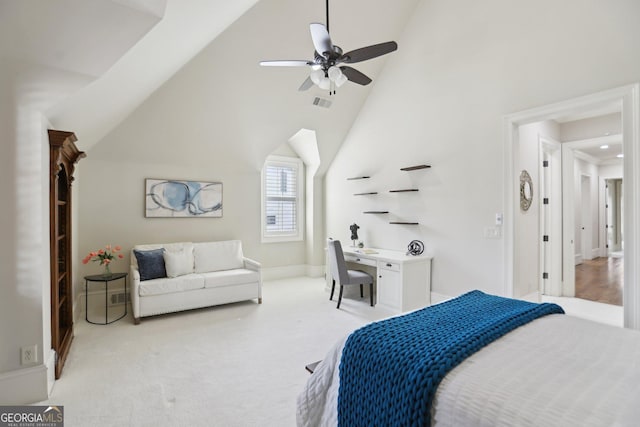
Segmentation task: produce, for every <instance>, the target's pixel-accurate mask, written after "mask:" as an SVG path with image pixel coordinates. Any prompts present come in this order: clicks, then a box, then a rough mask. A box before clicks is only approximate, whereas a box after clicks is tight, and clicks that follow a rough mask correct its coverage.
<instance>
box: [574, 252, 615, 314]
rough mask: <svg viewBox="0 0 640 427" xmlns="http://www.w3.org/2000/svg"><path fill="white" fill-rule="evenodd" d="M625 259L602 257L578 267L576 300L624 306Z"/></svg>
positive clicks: (584, 262)
mask: <svg viewBox="0 0 640 427" xmlns="http://www.w3.org/2000/svg"><path fill="white" fill-rule="evenodd" d="M623 265H624V258H612V257H609V258H607V257H600V258H595V259H592V260H588V261H583V262H582V264H578V265H576V298H582V299H586V300H589V301H596V302H602V303H605V304H613V305H620V306H621V305H622V289H623V270H624V269H623Z"/></svg>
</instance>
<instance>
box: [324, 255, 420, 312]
mask: <svg viewBox="0 0 640 427" xmlns="http://www.w3.org/2000/svg"><path fill="white" fill-rule="evenodd" d="M342 251H343V252H344V259H345V261H347V262H348V263H354V264H358V265H357V266H351V267H350V268H360V266H369V267H373V268H374V269H375V276H374V277H375V281H376V290H377V304H380V305H381V306H383V307H384V308H387V309H390V310H392V311H395V312H405V311H410V310H415V309H418V308H422V307H425V306H427V305H430V304H431V257H428V256H423V255H418V256H413V255H406V254H405V253H404V252H400V251H391V250H387V249H377V248H364V249H359V248H354V247H350V246H346V247H343V248H342ZM367 252H375V253H367ZM364 269H365V270H366V268H364ZM330 276H331V275H330V274H329V275H328V280H329V282H331V277H330Z"/></svg>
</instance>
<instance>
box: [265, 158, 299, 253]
mask: <svg viewBox="0 0 640 427" xmlns="http://www.w3.org/2000/svg"><path fill="white" fill-rule="evenodd" d="M278 166H280V167H282V166H285V167H292V168H294V169H295V170H296V230H295V231H291V232H269V231H267V227H266V226H267V215H266V213H267V206H266V203H267V194H266V172H267V168H269V167H278ZM303 174H304V163H303V162H302V160H301V159H300V158H297V157H286V156H276V155H271V156H268V157H267V159H266V160H265V162H264V165H263V166H262V171H261V173H260V176H261V191H260V195H261V203H260V228H261V237H262V243H277V242H297V241H301V240H303V231H304V177H303Z"/></svg>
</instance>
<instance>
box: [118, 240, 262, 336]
mask: <svg viewBox="0 0 640 427" xmlns="http://www.w3.org/2000/svg"><path fill="white" fill-rule="evenodd" d="M139 260H140V261H141V265H139ZM158 263H163V265H162V266H160V268H164V269H165V270H164V271H166V275H164V277H163V274H162V273H158V272H157V271H156V272H155V273H154V271H153V270H154V269H155V270H157V268H158V267H159V266H158ZM141 273H142V274H141ZM130 278H131V305H132V308H133V317H134V321H135V324H136V325H137V324H139V323H140V318H141V317H145V316H153V315H157V314H164V313H171V312H176V311H182V310H189V309H193V308H201V307H208V306H212V305H218V304H227V303H231V302H237V301H244V300H250V299H257V300H258V303H259V304H262V271H261V266H260V263H258V262H256V261H254V260H251V259H248V258H245V257H244V256H243V254H242V242H241V241H240V240H227V241H220V242H201V243H192V242H181V243H166V244H151V245H136V246H134V248H133V249H132V251H131V275H130ZM145 279H146V280H145Z"/></svg>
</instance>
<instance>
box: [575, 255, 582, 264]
mask: <svg viewBox="0 0 640 427" xmlns="http://www.w3.org/2000/svg"><path fill="white" fill-rule="evenodd" d="M578 264H582V254H576V255H575V265H578Z"/></svg>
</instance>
